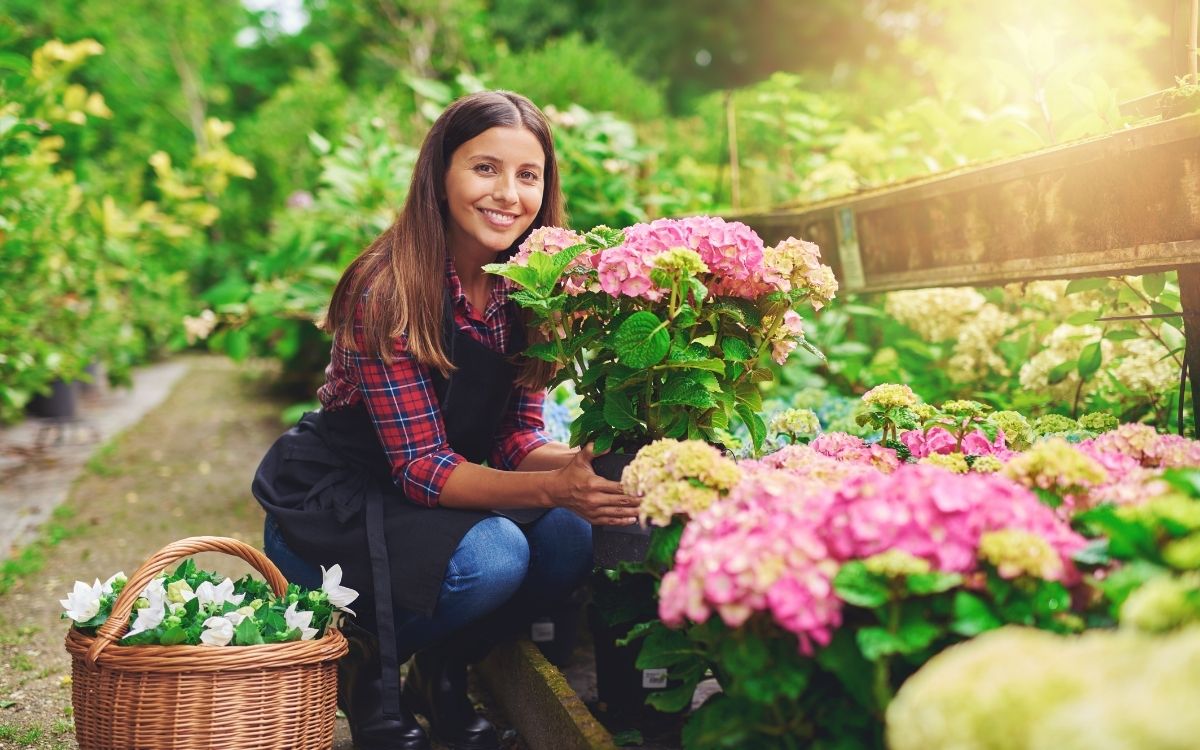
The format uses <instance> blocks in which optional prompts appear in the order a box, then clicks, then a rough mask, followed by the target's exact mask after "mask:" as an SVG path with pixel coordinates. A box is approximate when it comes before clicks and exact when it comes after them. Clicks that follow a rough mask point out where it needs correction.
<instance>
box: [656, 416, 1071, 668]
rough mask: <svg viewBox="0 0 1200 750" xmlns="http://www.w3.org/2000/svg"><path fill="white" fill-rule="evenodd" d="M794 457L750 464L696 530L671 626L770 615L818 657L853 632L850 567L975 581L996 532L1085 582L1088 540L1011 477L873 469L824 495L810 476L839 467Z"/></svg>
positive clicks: (670, 583) (670, 596)
mask: <svg viewBox="0 0 1200 750" xmlns="http://www.w3.org/2000/svg"><path fill="white" fill-rule="evenodd" d="M846 437H849V436H846ZM836 442H838V443H840V444H842V445H843V446H850V445H852V443H851V441H848V440H845V439H844V438H838V439H836ZM785 450H786V451H787V452H786V453H784V451H780V453H781V454H784V455H782V456H780V455H778V454H776V456H775V457H767V458H766V459H762V460H760V461H758V462H742V464H741V466H742V469H743V472H744V478H743V480H742V481H741V482H740V483H739V484H738V485H737V487H735V488H734V490H733V492H732V493H731V494H730V497H729V498H728V499H727V500H726V501H725V502H723V503H720V504H717V505H715V506H713V507H712V508H710V509H709V510H707V511H704V512H703V513H700V514H698V515H697V516H696V517H694V518H693V519H692V521H691V523H690V524H689V525H688V526H687V527H686V528H685V529H684V532H683V537H682V539H681V541H680V545H679V552H678V554H677V555H676V557H675V566H674V568H673V569H672V570H671V571H670V572H669V573H667V574H666V576H665V577H664V578H663V581H662V586H661V588H660V591H659V615H660V616H661V617H662V619H663V621H664V622H666V623H667V624H668V625H671V626H674V627H677V626H680V625H682V624H683V623H684V622H685V621H687V620H691V621H693V622H704V621H705V620H707V619H708V618H709V617H710V616H711V615H712V614H713V613H716V614H717V615H719V616H720V617H721V618H722V620H724V622H725V623H726V624H728V625H729V626H731V627H738V626H740V625H742V624H744V623H745V622H746V620H747V619H749V618H750V617H751V616H753V615H754V614H755V613H765V614H767V615H769V616H770V617H771V618H772V619H773V620H774V621H775V622H776V623H778V624H779V625H780V626H781V627H783V628H785V629H786V630H788V631H790V632H792V633H794V634H795V635H796V636H797V640H798V644H799V648H800V650H801V652H802V653H805V654H811V653H812V652H813V649H814V647H815V646H817V645H822V644H827V643H828V642H829V640H830V638H831V637H832V635H833V633H834V631H835V630H836V629H837V628H838V627H839V626H840V625H841V621H842V607H843V603H842V602H841V600H840V599H839V598H838V597H837V595H836V592H835V591H834V590H833V577H834V576H835V575H836V573H837V570H838V569H839V568H840V566H841V565H842V564H843V563H845V562H847V561H850V560H860V559H865V558H868V557H871V556H873V555H876V554H879V553H882V552H886V551H889V550H897V551H900V552H904V553H907V554H909V555H911V556H913V557H915V558H919V559H922V560H925V561H927V562H928V563H930V564H931V566H932V567H933V568H935V569H937V570H943V571H947V572H960V573H971V572H974V571H976V570H978V569H979V565H980V549H979V548H980V540H981V538H982V536H983V535H984V534H985V533H988V532H994V531H1017V532H1026V533H1029V534H1033V535H1036V536H1037V537H1039V538H1040V539H1042V540H1044V541H1045V542H1046V544H1047V545H1048V546H1049V547H1050V548H1051V549H1052V550H1053V552H1054V554H1055V555H1057V556H1058V557H1059V558H1060V559H1061V561H1062V565H1061V567H1060V566H1049V567H1048V568H1047V570H1050V569H1052V570H1053V572H1052V573H1048V575H1054V576H1056V577H1058V578H1059V579H1061V580H1063V581H1066V582H1068V583H1070V582H1073V581H1075V580H1076V579H1077V578H1078V571H1077V570H1076V569H1075V567H1074V566H1073V564H1072V562H1071V559H1070V556H1071V554H1073V553H1074V552H1075V551H1076V550H1078V549H1079V548H1080V547H1082V546H1083V544H1084V539H1083V538H1082V537H1080V536H1079V535H1078V534H1076V533H1075V532H1074V531H1072V530H1071V528H1070V526H1069V525H1068V524H1067V522H1066V521H1064V520H1061V519H1059V518H1058V517H1056V516H1055V514H1054V512H1053V511H1052V510H1051V509H1050V508H1048V507H1046V506H1045V505H1043V504H1042V503H1041V502H1040V501H1039V500H1038V499H1037V497H1036V496H1034V495H1033V494H1032V493H1031V492H1030V491H1029V490H1027V489H1025V488H1024V487H1021V486H1020V485H1017V484H1015V483H1014V482H1011V481H1009V480H1007V479H1004V478H1003V477H998V476H995V475H981V474H967V475H958V474H952V473H949V472H947V471H945V470H943V469H940V468H937V467H932V466H920V465H905V466H901V467H899V468H898V469H896V471H895V472H894V473H892V474H890V475H888V474H883V473H881V472H878V471H874V470H871V469H865V468H864V470H863V471H861V472H859V473H856V474H855V475H853V476H851V477H850V478H848V479H847V480H846V481H845V482H844V483H842V485H841V486H840V487H838V488H836V489H832V490H824V491H823V490H822V489H821V488H822V486H823V484H822V482H821V481H820V480H819V479H818V477H817V476H812V475H810V476H801V475H798V474H799V472H800V471H803V470H806V469H809V468H811V467H820V466H821V465H822V464H823V463H824V462H827V461H829V458H828V457H826V456H823V455H822V454H821V453H818V452H817V451H815V450H812V449H805V447H804V446H790V447H789V448H788V449H785ZM844 452H845V450H842V451H839V453H844ZM826 466H828V464H826ZM789 470H795V471H797V474H791V473H790V471H789Z"/></svg>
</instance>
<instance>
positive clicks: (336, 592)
mask: <svg viewBox="0 0 1200 750" xmlns="http://www.w3.org/2000/svg"><path fill="white" fill-rule="evenodd" d="M341 582H342V566H341V565H334V566H333V567H332V568H330V569H329V570H325V566H324V565H322V566H321V590H322V591H324V592H325V593H326V594H327V595H328V596H329V603H330V604H332V605H333V606H335V607H337V608H338V609H340V610H342V611H343V612H349V613H350V614H354V610H352V609H350V607H349V604H350V602H352V601H354V600H355V599H357V598H358V592H357V591H355V590H354V589H350V588H346V587H345V586H342V585H340V584H341Z"/></svg>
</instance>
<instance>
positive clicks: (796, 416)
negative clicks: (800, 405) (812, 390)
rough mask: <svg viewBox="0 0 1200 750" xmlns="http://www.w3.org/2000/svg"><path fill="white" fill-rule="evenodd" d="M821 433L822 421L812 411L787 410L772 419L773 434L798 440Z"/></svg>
mask: <svg viewBox="0 0 1200 750" xmlns="http://www.w3.org/2000/svg"><path fill="white" fill-rule="evenodd" d="M820 431H821V421H820V420H819V419H817V415H816V412H814V411H812V410H811V409H785V410H783V411H781V412H779V413H778V414H776V415H775V416H774V417H772V418H771V432H774V433H776V434H779V435H788V436H789V437H792V438H797V437H801V436H805V435H816V434H817V433H818V432H820Z"/></svg>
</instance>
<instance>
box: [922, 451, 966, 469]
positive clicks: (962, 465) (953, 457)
mask: <svg viewBox="0 0 1200 750" xmlns="http://www.w3.org/2000/svg"><path fill="white" fill-rule="evenodd" d="M917 463H919V464H928V465H929V466H940V467H941V468H943V469H946V470H947V471H952V472H954V473H955V474H966V473H967V472H968V471H970V470H971V467H970V466H968V465H967V457H966V456H964V455H963V454H961V453H931V454H930V455H928V456H926V457H925V458H922V459H921V460H920V461H917Z"/></svg>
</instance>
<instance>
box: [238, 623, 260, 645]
mask: <svg viewBox="0 0 1200 750" xmlns="http://www.w3.org/2000/svg"><path fill="white" fill-rule="evenodd" d="M262 642H263V637H262V632H261V631H259V629H258V623H256V622H255V621H254V618H253V617H247V618H245V619H243V620H242V621H241V622H239V623H238V625H237V628H236V629H235V630H234V631H233V643H234V645H235V646H255V645H258V644H260V643H262Z"/></svg>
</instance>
